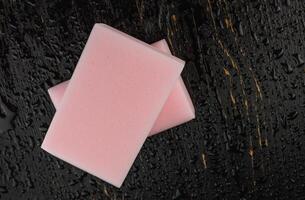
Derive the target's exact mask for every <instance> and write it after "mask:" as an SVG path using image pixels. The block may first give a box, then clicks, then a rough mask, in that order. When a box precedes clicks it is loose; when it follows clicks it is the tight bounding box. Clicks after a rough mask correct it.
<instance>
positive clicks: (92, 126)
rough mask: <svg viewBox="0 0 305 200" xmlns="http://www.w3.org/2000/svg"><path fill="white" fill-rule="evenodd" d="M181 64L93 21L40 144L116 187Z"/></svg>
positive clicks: (149, 127) (120, 182)
mask: <svg viewBox="0 0 305 200" xmlns="http://www.w3.org/2000/svg"><path fill="white" fill-rule="evenodd" d="M183 66H184V61H182V60H180V59H178V58H175V57H173V56H169V55H166V54H164V53H160V52H159V51H157V50H156V49H154V48H152V47H151V46H150V45H148V44H145V43H143V42H140V41H139V40H137V39H135V38H132V37H131V36H128V35H126V34H124V33H122V32H120V31H117V30H115V29H113V28H111V27H108V26H106V25H102V26H101V25H95V26H94V28H93V30H92V32H91V34H90V36H89V39H88V41H87V43H86V46H85V48H84V50H83V53H82V55H81V57H80V59H79V61H78V64H77V66H76V68H75V71H74V73H73V76H72V78H71V80H70V82H69V84H68V87H67V89H66V91H65V94H64V97H63V99H62V101H61V102H60V106H59V109H58V111H57V112H56V113H55V116H54V118H53V120H52V123H51V125H50V127H49V130H48V132H47V134H46V136H45V139H44V141H43V143H42V145H41V147H42V148H43V149H44V150H46V151H48V152H49V153H51V154H53V155H55V156H57V157H59V158H61V159H62V160H64V161H66V162H68V163H70V164H72V165H74V166H77V167H79V168H81V169H82V170H84V171H87V172H89V173H91V174H93V175H95V176H97V177H99V178H101V179H103V180H105V181H107V182H109V183H111V184H113V185H115V186H117V187H120V186H121V184H122V183H123V180H124V179H125V177H126V176H127V173H128V171H129V169H130V167H131V165H132V164H133V162H134V160H135V158H136V156H137V154H138V153H139V151H140V149H141V147H142V145H143V143H144V141H145V139H146V137H147V136H148V134H149V131H150V130H151V129H152V126H153V124H154V122H155V121H156V119H157V117H158V115H159V113H160V112H161V109H162V107H163V105H164V104H165V101H166V99H167V98H168V96H169V94H170V91H171V90H172V88H173V87H174V85H175V83H176V81H177V80H178V77H179V75H180V73H181V71H182V69H183ZM101 122H102V123H101Z"/></svg>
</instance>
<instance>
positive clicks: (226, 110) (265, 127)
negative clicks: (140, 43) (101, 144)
mask: <svg viewBox="0 0 305 200" xmlns="http://www.w3.org/2000/svg"><path fill="white" fill-rule="evenodd" d="M304 14H305V3H304V1H302V0H299V1H289V0H272V1H267V0H261V1H242V0H230V1H229V0H214V1H212V0H203V1H198V0H195V1H189V2H188V1H182V0H181V1H153V0H151V1H140V0H136V1H123V0H122V1H110V0H104V1H98V0H96V1H93V0H89V1H76V0H75V1H70V0H62V1H58V0H54V1H49V2H47V1H43V0H42V1H33V0H32V1H27V0H25V1H21V0H2V1H1V2H0V199H14V200H15V199H31V200H34V199H305V192H304V191H305V177H304V176H305V165H304V163H305V151H304V150H305V147H304V139H305V136H304V134H305V127H304V111H305V109H304V108H305V95H304V92H305V79H304V67H305V65H304V59H305V51H304V50H305V42H304V41H305V38H304V32H305V19H304V16H305V15H304ZM95 22H104V23H107V24H109V25H111V26H114V27H116V28H118V29H120V30H122V31H124V32H126V33H129V34H131V35H132V36H135V37H137V38H139V39H141V40H144V41H146V42H148V43H152V42H155V41H157V40H159V39H162V38H166V39H167V41H168V43H169V44H170V47H171V50H172V52H173V54H174V55H176V56H178V57H180V58H182V59H184V60H186V61H187V64H186V67H185V70H184V71H183V74H182V76H183V78H184V80H185V82H186V85H187V87H188V88H189V91H190V93H191V96H192V99H193V101H194V104H195V107H196V112H197V113H196V114H197V118H196V120H193V121H192V122H190V123H187V124H185V125H183V126H179V127H177V128H174V129H172V130H169V131H167V132H165V133H164V134H161V135H157V136H154V137H151V138H149V139H148V140H147V141H146V143H145V145H144V147H143V149H142V150H141V152H140V154H139V156H138V157H137V160H136V162H135V163H134V165H133V167H132V169H131V171H130V173H129V175H128V177H127V179H126V180H125V182H124V185H123V186H122V188H121V189H117V188H114V187H112V186H111V185H109V184H107V183H105V182H103V181H101V180H99V179H97V178H95V177H93V176H91V175H89V174H87V173H85V172H82V171H81V170H78V169H76V168H74V167H73V166H71V165H69V164H66V163H64V162H62V161H60V160H59V159H57V158H55V157H52V156H51V155H49V154H48V153H46V152H44V151H42V150H41V149H40V144H41V142H42V140H43V138H44V135H45V133H46V131H47V129H48V126H49V124H50V121H51V119H52V116H53V115H54V112H55V109H54V107H53V106H52V104H51V102H50V99H49V97H48V95H47V92H46V91H47V89H48V88H49V87H51V86H53V85H55V84H56V83H59V82H61V81H64V80H67V79H69V78H70V77H71V74H72V72H73V70H74V67H75V64H76V63H77V60H78V58H79V56H80V53H81V51H82V49H83V47H84V44H85V42H86V39H87V37H88V34H89V32H90V30H91V28H92V26H93V24H94V23H95Z"/></svg>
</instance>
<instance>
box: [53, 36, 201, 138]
mask: <svg viewBox="0 0 305 200" xmlns="http://www.w3.org/2000/svg"><path fill="white" fill-rule="evenodd" d="M152 46H154V47H156V48H157V49H158V50H160V51H163V52H165V53H168V54H170V49H169V47H168V45H167V43H166V41H165V40H160V41H158V42H156V43H153V44H152ZM68 84H69V81H65V82H62V83H60V84H58V85H56V86H54V87H51V88H50V89H49V90H48V92H49V95H50V97H51V100H52V102H53V104H54V106H55V108H56V109H57V108H58V107H59V104H60V102H61V99H62V97H63V96H64V93H65V90H66V88H67V86H68ZM193 118H195V110H194V106H193V103H192V101H191V98H190V95H189V93H188V92H187V89H186V87H185V84H184V82H183V80H182V78H181V77H179V79H178V81H177V83H176V85H175V86H174V88H173V90H172V91H171V94H170V96H169V97H168V99H167V101H166V103H165V105H164V106H163V108H162V111H161V113H160V114H159V116H158V118H157V120H156V122H155V123H154V126H153V128H152V129H151V131H150V134H149V135H154V134H157V133H159V132H162V131H164V130H166V129H169V128H172V127H174V126H177V125H180V124H182V123H185V122H187V121H189V120H191V119H193Z"/></svg>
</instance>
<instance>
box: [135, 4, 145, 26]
mask: <svg viewBox="0 0 305 200" xmlns="http://www.w3.org/2000/svg"><path fill="white" fill-rule="evenodd" d="M136 6H137V9H138V13H139V17H140V21H141V23H142V22H143V15H144V3H143V0H136Z"/></svg>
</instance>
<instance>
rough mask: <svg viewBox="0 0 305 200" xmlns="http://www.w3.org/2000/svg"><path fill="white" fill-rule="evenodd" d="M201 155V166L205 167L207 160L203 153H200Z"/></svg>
mask: <svg viewBox="0 0 305 200" xmlns="http://www.w3.org/2000/svg"><path fill="white" fill-rule="evenodd" d="M201 157H202V163H203V166H204V169H206V168H207V160H206V156H205V154H204V153H202V154H201Z"/></svg>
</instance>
